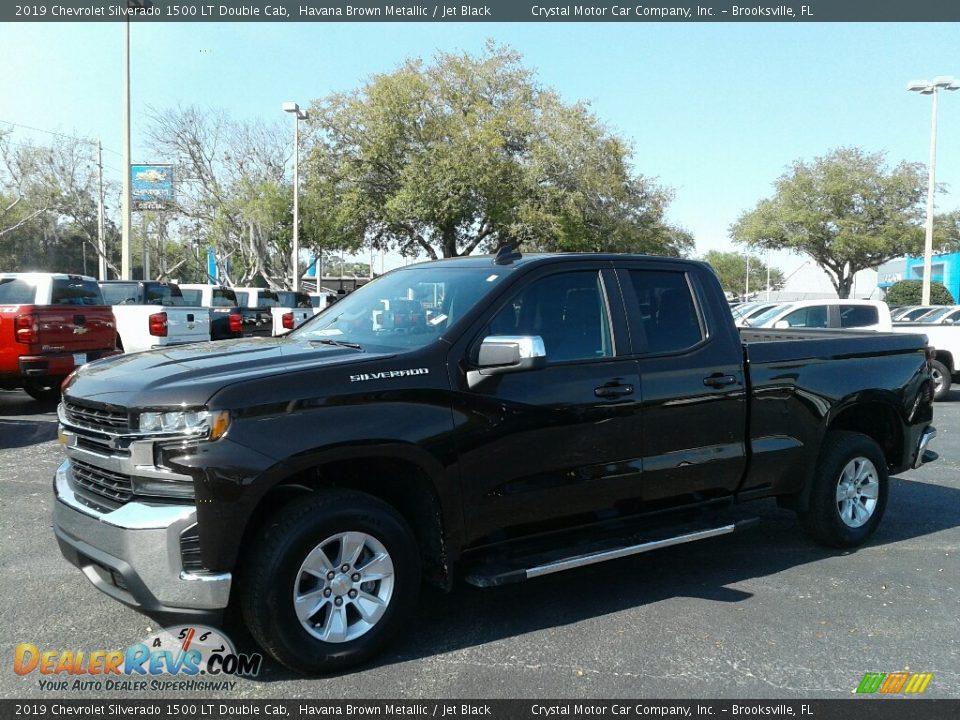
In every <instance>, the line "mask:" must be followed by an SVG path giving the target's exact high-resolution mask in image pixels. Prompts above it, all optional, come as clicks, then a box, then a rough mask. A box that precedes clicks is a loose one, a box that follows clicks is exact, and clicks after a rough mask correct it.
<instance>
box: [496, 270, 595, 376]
mask: <svg viewBox="0 0 960 720" xmlns="http://www.w3.org/2000/svg"><path fill="white" fill-rule="evenodd" d="M487 334H488V335H539V336H540V337H541V338H542V339H543V345H544V348H545V349H546V351H547V361H548V362H559V361H567V360H593V359H596V358H605V357H611V356H612V355H613V342H612V340H611V333H610V320H609V315H608V313H607V306H606V303H605V302H604V294H603V286H602V284H601V282H600V276H599V274H598V273H596V272H590V271H586V272H571V273H562V274H559V275H550V276H548V277H545V278H541V279H539V280H535V281H534V282H532V283H531V284H529V285H527V286H526V287H525V288H524V289H523V290H522V291H521V292H520V293H519V294H518V295H517V296H515V297H514V298H513V299H512V300H511V301H510V302H508V303H507V304H506V305H505V306H504V307H503V308H502V309H501V310H500V311H499V312H498V313H497V314H496V316H494V318H493V320H491V322H490V328H489V332H488V333H487Z"/></svg>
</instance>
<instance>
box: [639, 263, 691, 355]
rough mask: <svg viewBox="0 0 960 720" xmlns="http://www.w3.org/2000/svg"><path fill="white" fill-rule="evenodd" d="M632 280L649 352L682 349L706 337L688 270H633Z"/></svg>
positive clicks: (677, 350)
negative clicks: (687, 273)
mask: <svg viewBox="0 0 960 720" xmlns="http://www.w3.org/2000/svg"><path fill="white" fill-rule="evenodd" d="M630 280H631V281H632V282H633V290H634V293H635V295H636V297H637V301H638V303H639V310H640V317H641V319H642V322H643V329H644V333H645V334H646V338H647V351H648V352H651V353H665V352H681V351H683V350H687V349H689V348H691V347H693V346H694V345H697V344H698V343H700V342H701V341H702V340H703V326H702V324H701V323H700V317H699V314H698V312H697V307H696V304H695V303H694V300H693V293H692V292H691V289H690V283H688V282H687V276H686V273H682V272H673V271H665V270H631V271H630Z"/></svg>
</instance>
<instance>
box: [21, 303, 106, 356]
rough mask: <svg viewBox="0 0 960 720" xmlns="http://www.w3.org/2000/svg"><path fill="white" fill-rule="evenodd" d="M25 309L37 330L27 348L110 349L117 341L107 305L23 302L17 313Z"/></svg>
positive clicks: (44, 350)
mask: <svg viewBox="0 0 960 720" xmlns="http://www.w3.org/2000/svg"><path fill="white" fill-rule="evenodd" d="M28 311H29V315H30V316H32V317H33V319H34V320H33V324H34V327H35V328H36V334H37V335H36V337H37V340H36V342H35V343H31V352H36V351H38V350H39V352H41V353H49V352H80V351H85V350H113V349H114V348H115V347H116V345H117V328H116V323H115V322H114V319H113V313H112V312H111V311H110V308H109V307H102V306H100V307H98V306H87V305H81V306H78V305H63V306H58V305H54V306H46V307H40V306H32V307H30V306H26V307H21V308H20V312H19V313H17V314H18V315H24V314H27V313H28ZM21 322H22V321H21Z"/></svg>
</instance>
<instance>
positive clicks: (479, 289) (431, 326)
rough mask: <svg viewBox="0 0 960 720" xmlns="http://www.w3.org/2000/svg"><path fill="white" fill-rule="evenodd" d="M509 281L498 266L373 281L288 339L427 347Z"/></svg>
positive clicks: (385, 348) (406, 273) (427, 270)
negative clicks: (505, 279) (494, 290)
mask: <svg viewBox="0 0 960 720" xmlns="http://www.w3.org/2000/svg"><path fill="white" fill-rule="evenodd" d="M504 277H506V272H505V271H504V270H502V269H500V268H497V267H495V266H494V267H486V268H456V267H437V266H431V265H426V266H423V267H411V268H406V269H402V270H395V271H393V272H391V273H387V274H386V275H384V276H383V277H381V278H377V279H376V280H374V281H372V282H369V283H367V284H366V285H364V286H363V287H362V288H360V289H359V290H356V291H355V292H352V293H350V294H349V295H347V296H346V297H344V298H343V299H342V300H340V301H339V302H337V303H336V304H335V305H333V306H331V307H329V308H328V309H326V310H324V311H323V312H321V313H320V314H319V315H317V316H315V317H314V318H313V319H312V320H310V321H308V322H307V323H305V324H304V325H303V326H302V327H300V328H299V329H298V330H295V331H294V332H292V333H291V334H290V335H289V336H288V337H290V338H294V339H297V340H300V341H303V340H307V341H313V342H321V341H324V340H336V341H340V342H351V343H357V344H358V345H360V346H361V347H362V348H363V349H364V350H368V351H371V352H396V351H402V350H415V349H417V348H421V347H423V346H425V345H427V344H429V343H431V342H433V341H434V340H435V339H436V338H438V337H440V336H441V335H442V334H443V333H444V331H445V330H446V329H447V328H448V327H450V326H451V325H453V324H454V323H455V322H456V321H457V320H459V319H460V318H462V317H463V316H464V314H466V313H467V312H468V311H469V310H470V309H471V308H472V307H473V306H474V305H476V303H477V302H478V301H479V300H480V299H481V298H482V297H483V296H484V295H486V294H487V293H489V292H490V291H491V290H493V288H494V287H496V285H497V284H498V283H499V282H500V281H501V280H502V279H503V278H504Z"/></svg>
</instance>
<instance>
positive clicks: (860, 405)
mask: <svg viewBox="0 0 960 720" xmlns="http://www.w3.org/2000/svg"><path fill="white" fill-rule="evenodd" d="M837 430H845V431H848V432H856V433H860V434H862V435H866V436H867V437H869V438H871V439H872V440H873V441H874V442H876V443H877V445H879V446H880V451H881V452H882V453H883V456H884V459H885V460H886V462H887V468H888V470H889V469H892V468H896V467H902V465H903V459H904V456H905V453H906V448H905V446H904V434H903V427H902V423H901V420H900V415H899V413H898V411H897V409H896V406H895V404H894V402H893V400H892V399H890V398H884V397H882V396H878V397H874V398H870V399H867V400H863V399H859V400H858V399H853V398H851V399H849V400H848V401H846V402H841V403H838V404H837V405H836V406H835V408H834V410H833V411H832V412H831V413H830V414H829V415H828V416H827V419H826V423H825V425H824V430H823V434H822V435H821V437H820V445H821V448H822V447H823V443H824V442H825V441H826V438H827V436H828V435H829V434H830V433H831V432H834V431H837ZM818 458H819V452H818ZM813 473H814V469H813V468H811V469H810V474H809V475H808V476H807V479H806V481H805V482H804V484H803V487H802V489H801V490H800V492H799V493H797V494H795V495H791V496H783V497H781V498H779V499H778V501H779V503H780V504H781V505H782V506H783V507H787V508H790V509H793V510H798V511H803V510H806V509H807V508H808V507H809V506H810V493H811V491H812V488H813V484H814V479H815V478H814V475H813Z"/></svg>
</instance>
